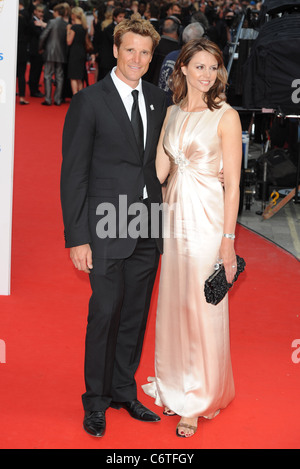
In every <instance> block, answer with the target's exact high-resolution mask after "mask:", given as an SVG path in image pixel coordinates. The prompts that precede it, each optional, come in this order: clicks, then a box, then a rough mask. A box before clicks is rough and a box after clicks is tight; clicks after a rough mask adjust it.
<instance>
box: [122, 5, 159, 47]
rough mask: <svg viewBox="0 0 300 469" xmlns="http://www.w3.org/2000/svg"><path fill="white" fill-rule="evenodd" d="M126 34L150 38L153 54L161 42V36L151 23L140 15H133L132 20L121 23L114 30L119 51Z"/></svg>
mask: <svg viewBox="0 0 300 469" xmlns="http://www.w3.org/2000/svg"><path fill="white" fill-rule="evenodd" d="M126 33H134V34H139V35H140V36H144V37H147V36H148V37H150V38H151V39H152V43H153V47H152V52H153V51H154V49H155V48H156V47H157V45H158V43H159V41H160V35H159V34H158V32H157V31H156V30H155V28H154V27H153V26H152V24H151V23H150V21H148V20H144V19H142V18H141V15H139V14H138V13H137V14H135V15H132V16H131V18H129V19H125V20H123V21H121V23H119V24H118V25H117V26H116V27H115V30H114V44H115V45H116V47H117V48H118V49H119V48H120V45H121V43H122V38H123V36H124V34H126Z"/></svg>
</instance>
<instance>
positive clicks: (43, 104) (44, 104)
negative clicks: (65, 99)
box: [41, 101, 51, 106]
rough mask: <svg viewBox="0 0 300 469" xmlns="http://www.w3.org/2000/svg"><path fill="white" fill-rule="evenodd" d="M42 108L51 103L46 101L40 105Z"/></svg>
mask: <svg viewBox="0 0 300 469" xmlns="http://www.w3.org/2000/svg"><path fill="white" fill-rule="evenodd" d="M41 105H42V106H51V103H47V101H43V102H42V103H41Z"/></svg>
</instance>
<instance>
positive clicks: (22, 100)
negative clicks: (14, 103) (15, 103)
mask: <svg viewBox="0 0 300 469" xmlns="http://www.w3.org/2000/svg"><path fill="white" fill-rule="evenodd" d="M20 104H29V102H28V101H26V99H24V98H20Z"/></svg>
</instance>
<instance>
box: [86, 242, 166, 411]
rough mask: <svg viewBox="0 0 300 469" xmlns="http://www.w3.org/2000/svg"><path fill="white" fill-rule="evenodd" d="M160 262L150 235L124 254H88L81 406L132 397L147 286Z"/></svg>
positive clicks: (95, 407)
mask: <svg viewBox="0 0 300 469" xmlns="http://www.w3.org/2000/svg"><path fill="white" fill-rule="evenodd" d="M158 262H159V252H158V250H157V247H156V243H155V240H154V239H142V238H139V239H138V241H137V245H136V248H135V250H134V252H133V254H132V255H131V256H130V257H128V258H127V259H121V260H113V259H93V266H94V268H93V271H92V273H91V274H90V283H91V287H92V296H91V299H90V303H89V316H88V325H87V332H86V351H85V382H86V393H85V394H84V395H83V396H82V400H83V407H84V409H85V410H91V411H92V410H98V411H100V410H106V409H107V407H109V405H110V402H111V401H112V400H113V401H116V402H123V401H131V400H133V399H136V397H137V389H136V383H135V379H134V375H135V372H136V370H137V367H138V365H139V362H140V357H141V352H142V346H143V339H144V333H145V327H146V323H147V317H148V311H149V307H150V301H151V295H152V289H153V285H154V281H155V277H156V272H157V267H158Z"/></svg>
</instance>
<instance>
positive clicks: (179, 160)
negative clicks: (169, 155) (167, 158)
mask: <svg viewBox="0 0 300 469" xmlns="http://www.w3.org/2000/svg"><path fill="white" fill-rule="evenodd" d="M174 162H175V164H177V165H178V169H179V171H180V172H181V173H183V171H184V170H185V168H186V166H188V165H189V164H190V161H189V160H187V159H186V157H185V156H184V152H183V151H182V150H179V152H178V155H176V156H175V158H174Z"/></svg>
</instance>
